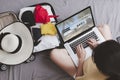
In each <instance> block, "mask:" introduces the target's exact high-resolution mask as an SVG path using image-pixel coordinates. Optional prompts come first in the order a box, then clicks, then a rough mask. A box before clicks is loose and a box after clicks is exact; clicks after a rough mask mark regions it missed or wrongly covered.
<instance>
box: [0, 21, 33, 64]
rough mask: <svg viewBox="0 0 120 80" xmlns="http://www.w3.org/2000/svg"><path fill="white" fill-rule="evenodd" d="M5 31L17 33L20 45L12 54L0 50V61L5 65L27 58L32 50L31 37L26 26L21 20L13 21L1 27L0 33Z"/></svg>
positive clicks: (20, 61)
mask: <svg viewBox="0 0 120 80" xmlns="http://www.w3.org/2000/svg"><path fill="white" fill-rule="evenodd" d="M5 32H10V33H13V34H16V35H19V36H20V37H21V40H22V46H21V48H20V50H19V51H18V52H17V53H14V54H11V53H7V52H5V51H3V50H0V62H1V63H3V64H7V65H16V64H20V63H22V62H24V61H25V60H27V59H28V58H29V57H30V55H31V54H32V51H33V39H32V36H31V33H30V31H29V30H28V28H27V27H26V26H25V25H24V24H22V23H21V22H15V23H12V24H10V25H8V26H6V27H5V28H3V29H2V30H1V31H0V34H1V33H5Z"/></svg>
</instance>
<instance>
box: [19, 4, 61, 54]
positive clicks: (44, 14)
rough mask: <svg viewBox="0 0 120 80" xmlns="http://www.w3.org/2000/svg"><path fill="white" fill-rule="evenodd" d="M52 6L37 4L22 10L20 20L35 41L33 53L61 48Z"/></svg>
mask: <svg viewBox="0 0 120 80" xmlns="http://www.w3.org/2000/svg"><path fill="white" fill-rule="evenodd" d="M56 17H58V16H56V15H55V12H54V10H53V8H52V6H51V5H50V4H48V3H46V4H44V5H43V4H36V5H33V6H29V7H25V8H22V9H21V10H20V13H19V19H20V21H22V22H23V23H24V24H25V25H26V26H27V27H28V28H29V30H30V31H31V33H32V36H33V39H34V50H33V52H39V51H43V50H48V49H52V48H55V47H57V46H59V40H58V37H57V30H56V28H55V24H56V22H57V19H56Z"/></svg>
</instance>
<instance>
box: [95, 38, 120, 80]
mask: <svg viewBox="0 0 120 80" xmlns="http://www.w3.org/2000/svg"><path fill="white" fill-rule="evenodd" d="M93 59H94V62H95V63H96V66H97V68H98V69H99V70H100V71H101V72H102V73H103V74H105V75H107V76H109V78H108V79H107V80H120V44H119V43H118V42H116V41H114V40H108V41H105V42H103V43H101V44H99V45H98V46H97V47H96V48H95V49H94V50H93Z"/></svg>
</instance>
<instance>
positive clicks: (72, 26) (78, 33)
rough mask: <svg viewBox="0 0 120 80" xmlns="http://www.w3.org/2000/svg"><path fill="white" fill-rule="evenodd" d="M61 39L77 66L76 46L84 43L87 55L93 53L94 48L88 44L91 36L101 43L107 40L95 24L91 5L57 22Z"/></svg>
mask: <svg viewBox="0 0 120 80" xmlns="http://www.w3.org/2000/svg"><path fill="white" fill-rule="evenodd" d="M56 28H57V31H58V35H59V39H60V41H61V44H62V45H64V47H65V48H66V50H67V51H68V53H69V55H70V57H71V59H72V60H73V62H74V64H75V66H78V57H77V54H76V46H77V45H79V44H82V45H83V47H84V48H85V51H86V53H87V54H86V57H85V59H87V58H88V57H90V56H91V55H92V50H91V48H90V47H89V46H88V44H87V40H88V39H89V38H94V39H96V40H97V41H98V43H101V42H103V41H105V39H104V37H103V36H102V34H101V33H100V32H99V30H98V28H97V27H96V26H95V22H94V18H93V14H92V10H91V7H90V6H89V7H87V8H85V9H83V10H81V11H79V12H77V13H75V14H74V15H72V16H70V17H68V18H67V19H65V20H63V21H61V22H59V23H57V24H56Z"/></svg>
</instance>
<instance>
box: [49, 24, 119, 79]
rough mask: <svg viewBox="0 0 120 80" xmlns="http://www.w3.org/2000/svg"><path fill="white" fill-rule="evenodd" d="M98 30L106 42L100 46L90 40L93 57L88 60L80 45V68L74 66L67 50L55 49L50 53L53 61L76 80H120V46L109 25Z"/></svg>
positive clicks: (78, 52) (78, 50) (77, 48)
mask: <svg viewBox="0 0 120 80" xmlns="http://www.w3.org/2000/svg"><path fill="white" fill-rule="evenodd" d="M98 29H99V30H100V32H101V33H102V34H103V36H104V38H105V39H106V41H105V42H103V43H101V44H98V43H97V41H96V40H95V39H89V40H88V44H89V45H90V47H91V48H92V49H93V56H92V57H90V58H88V59H87V60H85V55H86V52H85V50H84V48H83V46H82V45H78V46H77V47H76V51H77V56H78V59H79V65H78V67H75V66H74V63H73V62H72V60H71V58H70V56H69V55H68V53H67V51H66V50H65V49H53V50H52V51H51V53H50V58H51V60H53V61H54V62H55V63H56V64H57V65H58V66H60V67H61V68H62V69H63V70H64V71H66V72H67V73H68V74H69V75H71V76H73V77H74V78H75V79H76V80H120V69H119V68H120V64H119V61H120V45H119V44H118V43H117V42H116V41H114V40H112V36H111V32H110V29H109V27H108V26H107V25H104V26H100V27H98Z"/></svg>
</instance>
